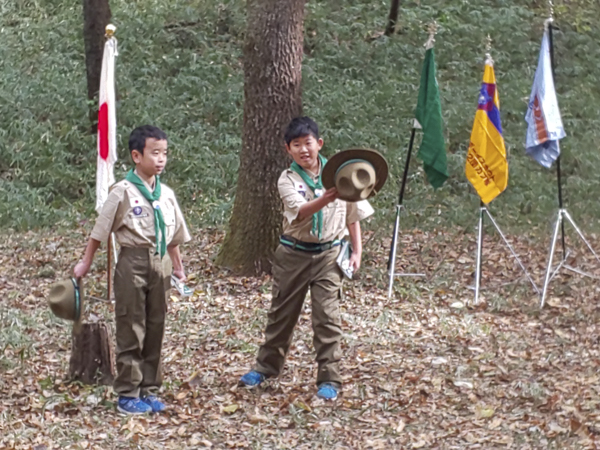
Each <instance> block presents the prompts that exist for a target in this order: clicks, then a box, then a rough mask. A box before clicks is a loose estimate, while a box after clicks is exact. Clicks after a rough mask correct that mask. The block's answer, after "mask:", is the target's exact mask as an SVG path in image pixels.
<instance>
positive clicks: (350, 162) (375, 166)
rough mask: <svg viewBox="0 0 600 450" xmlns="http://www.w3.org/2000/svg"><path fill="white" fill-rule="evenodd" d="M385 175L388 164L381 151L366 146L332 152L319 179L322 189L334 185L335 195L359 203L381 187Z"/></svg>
mask: <svg viewBox="0 0 600 450" xmlns="http://www.w3.org/2000/svg"><path fill="white" fill-rule="evenodd" d="M387 176H388V165H387V162H386V160H385V159H384V157H383V156H382V155H381V153H379V152H377V151H375V150H370V149H366V148H365V149H350V150H344V151H341V152H339V153H336V154H335V155H333V156H332V157H331V158H330V159H329V161H327V164H325V167H324V168H323V174H322V175H321V180H322V181H323V186H324V187H325V189H330V188H332V187H336V188H337V190H338V193H339V198H340V199H342V200H345V201H347V202H359V201H361V200H366V199H367V198H370V197H373V196H374V195H375V194H377V192H379V191H380V190H381V188H382V187H383V185H384V184H385V180H386V179H387Z"/></svg>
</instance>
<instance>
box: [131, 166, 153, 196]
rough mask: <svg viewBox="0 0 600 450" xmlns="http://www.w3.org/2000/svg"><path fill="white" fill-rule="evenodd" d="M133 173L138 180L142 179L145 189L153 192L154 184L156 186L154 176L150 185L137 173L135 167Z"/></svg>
mask: <svg viewBox="0 0 600 450" xmlns="http://www.w3.org/2000/svg"><path fill="white" fill-rule="evenodd" d="M133 173H135V174H136V175H137V176H138V178H139V179H140V180H142V183H144V186H146V189H148V190H149V191H150V192H154V186H156V176H155V177H154V183H152V186H151V185H150V184H148V182H147V181H146V180H144V179H143V178H142V177H140V174H139V173H138V171H137V169H133Z"/></svg>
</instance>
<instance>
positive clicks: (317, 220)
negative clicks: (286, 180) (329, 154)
mask: <svg viewBox="0 0 600 450" xmlns="http://www.w3.org/2000/svg"><path fill="white" fill-rule="evenodd" d="M319 162H320V163H321V167H320V169H319V178H318V179H317V182H316V183H315V182H314V181H313V179H312V177H311V176H310V175H309V174H307V173H306V171H305V170H304V169H303V168H302V167H300V165H299V164H298V163H297V162H296V161H294V162H293V163H292V165H291V166H290V170H292V171H294V172H296V173H297V174H298V175H300V177H301V178H302V179H303V180H304V182H305V183H306V185H307V186H308V187H309V188H310V190H311V191H313V192H314V194H315V198H317V197H320V196H321V195H322V193H319V194H317V191H316V190H317V189H320V190H321V191H323V190H324V188H323V183H322V182H321V173H322V172H323V167H325V163H326V162H327V159H326V158H325V157H324V156H323V155H321V154H320V153H319ZM310 234H312V235H313V236H317V237H318V238H319V240H321V236H322V234H323V210H321V209H320V210H319V211H318V212H316V213H314V214H313V216H312V229H311V230H310Z"/></svg>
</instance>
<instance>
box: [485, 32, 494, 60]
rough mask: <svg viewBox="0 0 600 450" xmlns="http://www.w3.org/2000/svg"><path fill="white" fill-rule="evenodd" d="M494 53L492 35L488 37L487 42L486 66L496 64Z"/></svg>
mask: <svg viewBox="0 0 600 450" xmlns="http://www.w3.org/2000/svg"><path fill="white" fill-rule="evenodd" d="M491 51H492V38H491V37H490V35H489V34H488V35H487V38H486V40H485V58H486V61H485V62H486V64H488V63H490V64H494V60H493V59H492V55H491V53H490V52H491Z"/></svg>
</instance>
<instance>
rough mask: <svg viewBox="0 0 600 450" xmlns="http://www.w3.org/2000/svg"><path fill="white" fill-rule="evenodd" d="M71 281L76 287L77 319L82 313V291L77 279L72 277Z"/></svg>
mask: <svg viewBox="0 0 600 450" xmlns="http://www.w3.org/2000/svg"><path fill="white" fill-rule="evenodd" d="M71 282H72V283H73V287H74V288H75V321H77V320H79V316H80V315H81V293H80V292H79V283H77V280H76V279H75V278H71Z"/></svg>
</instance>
